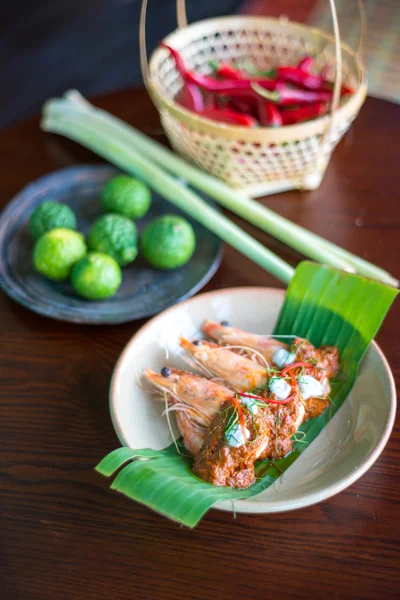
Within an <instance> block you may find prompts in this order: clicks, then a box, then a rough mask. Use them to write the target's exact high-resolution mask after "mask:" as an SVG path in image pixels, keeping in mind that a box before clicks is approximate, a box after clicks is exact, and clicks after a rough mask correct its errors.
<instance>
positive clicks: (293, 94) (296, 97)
mask: <svg viewBox="0 0 400 600" xmlns="http://www.w3.org/2000/svg"><path fill="white" fill-rule="evenodd" d="M252 87H253V90H255V91H256V92H257V93H258V94H260V96H263V97H264V98H266V99H267V100H269V101H270V102H274V103H276V104H280V105H281V106H287V105H289V104H309V103H310V102H316V101H317V100H323V101H325V102H328V101H329V100H330V99H331V98H332V92H328V91H321V90H318V91H308V90H299V89H296V88H292V87H289V86H287V85H285V84H284V83H281V82H278V83H276V89H275V90H274V91H272V92H271V91H268V90H266V89H265V88H264V85H263V84H260V83H258V84H253V86H252Z"/></svg>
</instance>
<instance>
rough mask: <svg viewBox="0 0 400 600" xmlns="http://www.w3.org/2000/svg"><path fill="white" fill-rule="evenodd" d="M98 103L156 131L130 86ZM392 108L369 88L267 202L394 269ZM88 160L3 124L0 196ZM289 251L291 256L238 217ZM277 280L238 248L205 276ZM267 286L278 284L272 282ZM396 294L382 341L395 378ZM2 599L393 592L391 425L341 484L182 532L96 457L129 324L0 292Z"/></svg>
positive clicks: (399, 211)
mask: <svg viewBox="0 0 400 600" xmlns="http://www.w3.org/2000/svg"><path fill="white" fill-rule="evenodd" d="M99 104H100V105H101V106H102V107H104V108H106V109H108V110H111V111H113V112H115V113H116V114H118V115H120V116H121V117H123V118H124V119H126V120H127V121H129V122H131V123H133V124H134V125H136V126H138V127H139V128H141V129H142V130H144V131H146V132H147V133H151V134H154V135H160V130H159V123H158V118H157V115H156V113H155V110H154V108H153V107H152V106H151V105H150V101H149V100H148V99H147V97H146V95H145V94H144V92H143V91H141V90H139V91H135V92H123V93H118V94H113V95H111V96H107V97H105V98H102V99H101V100H100V101H99ZM399 138H400V107H399V106H395V105H393V104H389V103H385V102H382V101H377V100H370V99H369V100H368V101H367V103H366V105H365V107H364V108H363V109H362V111H361V114H360V116H359V118H358V119H357V120H356V122H355V124H354V126H353V127H352V129H351V131H350V132H349V133H348V134H347V136H346V138H345V139H344V140H343V141H342V143H341V144H340V147H339V148H338V149H337V150H336V152H335V154H334V157H333V159H332V161H331V164H330V166H329V169H328V172H327V174H326V177H325V180H324V182H323V184H322V186H321V188H320V189H319V190H317V191H315V192H311V193H306V192H304V193H297V192H290V193H285V194H280V195H277V196H275V197H272V198H269V199H268V200H266V204H267V205H268V206H270V207H272V208H274V209H275V210H277V211H278V212H280V213H281V214H283V215H285V216H287V217H289V218H291V219H293V220H294V221H296V222H298V223H301V224H303V225H306V226H307V227H309V228H310V229H312V230H313V231H316V232H317V233H319V234H322V235H323V236H326V237H327V238H329V239H331V240H333V241H334V242H336V243H338V244H341V245H343V246H344V247H346V248H348V249H349V250H351V251H353V252H356V253H358V254H360V255H361V256H364V257H366V258H368V259H370V260H371V261H374V262H376V263H378V264H380V265H381V266H382V267H384V268H386V269H388V270H389V271H391V272H392V273H393V274H394V275H397V277H399V276H400V267H399V250H400V244H399V238H400V183H399V181H400V180H399V164H398V156H396V151H398V143H399V142H398V140H399ZM92 160H97V159H95V158H94V157H93V156H92V155H90V154H89V153H87V152H86V151H84V150H82V149H81V148H79V147H78V146H75V145H73V144H72V143H69V142H67V141H65V140H63V139H60V138H56V137H53V136H50V135H45V134H43V133H41V132H40V130H39V128H38V122H37V121H36V120H35V121H33V120H32V121H28V122H26V123H22V124H20V125H19V126H17V127H14V128H13V129H10V130H8V131H6V132H3V133H2V134H1V135H0V165H1V177H0V198H1V203H2V204H5V203H6V202H7V201H8V200H9V199H10V198H11V197H12V196H13V195H14V194H15V193H16V192H17V191H18V190H19V189H20V188H21V187H22V186H24V185H25V184H27V183H28V182H29V181H31V180H32V179H35V178H36V177H39V176H40V175H43V174H45V173H48V172H49V171H52V170H54V169H59V168H61V167H65V166H68V165H72V164H77V163H81V162H83V161H86V162H88V161H92ZM238 222H240V224H241V225H242V226H244V227H245V228H246V229H247V230H248V231H249V232H251V233H252V234H253V235H255V236H256V237H257V238H258V239H260V240H261V241H262V242H264V243H265V244H267V245H268V246H269V247H270V248H272V250H275V251H277V252H278V253H280V254H281V256H283V257H284V258H285V259H286V260H289V261H290V262H291V263H292V264H296V263H297V262H298V260H299V259H300V256H299V255H297V254H296V253H295V252H292V251H290V250H288V249H287V248H284V247H283V246H282V245H281V244H280V243H278V242H276V241H274V240H272V239H270V238H269V237H268V236H267V235H263V234H261V233H260V232H258V231H257V230H256V229H255V228H253V227H250V226H247V225H245V224H244V223H243V222H241V221H239V219H238ZM254 284H263V285H266V286H269V285H277V282H276V281H275V280H274V279H273V277H271V276H270V275H268V274H267V273H265V272H263V271H262V270H261V269H260V268H258V267H256V266H255V265H253V264H251V263H250V262H249V261H248V260H247V259H246V258H244V257H242V256H240V255H239V254H238V253H237V252H236V251H234V250H232V249H230V248H226V253H225V258H224V261H223V264H222V266H221V268H220V269H219V271H218V273H217V274H216V275H215V276H214V277H213V279H212V280H211V282H210V283H209V284H208V286H207V288H208V289H214V288H223V287H228V286H240V285H254ZM278 285H279V283H278ZM397 308H398V304H397V305H396V306H395V307H394V308H393V309H392V311H391V313H390V314H389V316H388V318H387V320H386V322H385V324H384V326H383V327H382V330H381V332H380V333H379V336H378V342H379V343H380V344H381V347H382V349H383V351H384V352H385V354H386V356H387V358H388V359H389V362H390V363H391V366H392V368H393V370H394V372H395V375H397V377H399V375H400V351H399V339H400V320H399V315H398V312H397V310H396V309H397ZM0 315H1V328H0V331H1V333H0V336H1V343H0V360H1V363H0V364H1V386H0V394H1V399H2V404H1V417H0V423H1V425H0V426H1V442H2V446H1V448H2V459H1V468H2V475H3V478H2V492H1V496H0V497H1V502H2V511H1V516H2V519H1V529H2V536H3V539H4V545H3V547H2V548H0V551H1V552H3V553H4V558H3V560H2V562H1V567H2V569H1V576H0V577H1V585H0V596H1V597H2V598H4V600H14V599H15V600H17V599H22V600H47V599H49V600H50V599H51V600H74V599H79V600H92V599H96V600H103V599H104V600H120V599H129V600H131V599H134V600H145V599H146V600H176V599H178V598H182V599H185V600H200V599H201V600H203V599H204V600H209V599H215V600H232V598H235V597H237V598H241V599H242V600H253V599H254V600H255V599H257V600H264V599H268V598H318V599H319V598H340V599H344V598H363V599H367V598H368V599H369V598H385V599H387V598H396V597H399V594H400V568H399V567H400V561H399V556H400V541H399V539H400V504H399V502H400V477H399V466H400V430H399V428H398V426H397V427H396V428H395V431H394V432H393V435H392V437H391V439H390V441H389V443H388V445H387V447H386V449H385V450H384V452H383V454H382V456H381V457H380V458H379V459H378V461H377V462H376V463H375V465H374V466H373V467H372V468H371V469H370V470H369V472H368V473H367V474H366V475H364V477H362V479H361V480H359V481H357V482H356V483H355V484H354V485H353V486H352V487H351V488H349V489H347V490H346V491H344V492H342V493H341V494H340V495H339V496H336V497H334V498H331V499H329V500H327V501H325V502H323V503H321V504H318V505H316V506H310V507H308V508H305V509H303V510H298V511H295V512H290V513H286V514H276V515H271V516H256V515H254V516H253V515H238V516H237V518H236V519H234V518H233V516H232V514H229V513H224V512H218V511H216V510H211V511H210V512H209V513H208V515H207V516H206V517H205V518H204V519H203V521H202V522H201V523H200V525H199V526H198V527H197V528H196V529H195V530H193V531H190V530H188V529H185V528H183V527H180V526H179V525H177V524H175V523H173V522H170V521H168V520H167V519H165V518H163V517H161V516H159V515H157V514H155V513H154V512H151V511H150V510H148V509H147V508H145V507H143V506H141V505H139V504H135V503H134V502H131V501H129V500H127V499H126V498H125V497H123V496H122V495H119V494H116V493H113V492H111V491H110V490H109V489H108V485H109V482H108V481H107V480H106V479H105V478H102V477H101V476H100V475H98V474H96V473H95V471H94V470H93V467H94V465H95V464H96V463H97V462H98V460H99V459H100V458H102V457H103V456H104V455H105V454H106V453H108V452H109V451H110V450H112V449H114V448H116V447H117V446H118V440H117V438H116V435H115V433H114V430H113V428H112V424H111V420H110V416H109V412H108V387H109V382H110V376H111V373H112V369H113V366H114V363H115V361H116V359H117V357H118V355H119V354H120V352H121V350H122V348H123V346H124V345H125V344H126V343H127V341H128V340H129V338H130V337H131V336H132V335H133V334H134V333H135V331H136V329H137V328H138V327H139V326H140V325H141V324H142V323H138V322H136V323H128V324H126V325H120V326H112V327H89V326H77V325H70V324H67V323H58V322H56V321H51V320H49V319H46V318H42V317H40V316H38V315H36V314H33V313H31V312H29V311H28V310H26V309H25V308H22V307H20V306H18V305H17V304H15V303H14V302H13V301H11V300H9V299H8V298H7V297H5V296H4V295H0Z"/></svg>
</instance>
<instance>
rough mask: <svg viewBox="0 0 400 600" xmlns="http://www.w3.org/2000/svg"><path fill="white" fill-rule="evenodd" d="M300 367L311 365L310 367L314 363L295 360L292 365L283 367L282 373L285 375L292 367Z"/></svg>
mask: <svg viewBox="0 0 400 600" xmlns="http://www.w3.org/2000/svg"><path fill="white" fill-rule="evenodd" d="M300 367H309V368H310V367H312V365H310V363H307V362H303V361H298V362H294V363H292V364H291V365H288V366H287V367H285V368H284V369H282V371H281V375H282V377H283V376H284V375H286V373H289V372H290V371H291V370H292V369H298V368H300Z"/></svg>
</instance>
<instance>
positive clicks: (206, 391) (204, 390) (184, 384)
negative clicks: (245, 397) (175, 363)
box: [144, 368, 233, 427]
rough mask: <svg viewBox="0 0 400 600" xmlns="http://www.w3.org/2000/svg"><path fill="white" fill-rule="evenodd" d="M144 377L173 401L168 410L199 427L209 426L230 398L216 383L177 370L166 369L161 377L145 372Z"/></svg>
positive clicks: (226, 391)
mask: <svg viewBox="0 0 400 600" xmlns="http://www.w3.org/2000/svg"><path fill="white" fill-rule="evenodd" d="M144 375H145V377H146V379H147V380H148V381H150V383H152V384H153V385H154V386H155V387H156V388H158V389H159V390H160V391H162V392H167V393H168V394H169V395H170V396H171V397H172V398H173V399H174V401H175V403H174V405H173V406H172V410H175V411H176V412H178V411H179V412H180V411H181V410H182V412H186V413H187V414H190V415H191V417H192V418H193V419H194V420H195V421H197V423H198V424H199V425H202V426H203V427H208V426H209V425H210V423H211V421H212V419H213V418H214V415H215V413H216V412H217V411H218V409H219V407H220V406H221V404H222V403H223V402H225V400H226V399H227V398H232V396H233V394H232V392H231V391H230V390H228V389H227V388H226V387H224V386H223V385H221V384H220V383H217V382H215V381H210V380H208V379H205V378H204V377H201V376H200V375H194V374H193V373H188V372H187V371H181V370H179V369H169V368H168V369H166V374H165V375H160V374H159V373H155V372H154V371H152V370H151V369H147V370H146V371H145V372H144Z"/></svg>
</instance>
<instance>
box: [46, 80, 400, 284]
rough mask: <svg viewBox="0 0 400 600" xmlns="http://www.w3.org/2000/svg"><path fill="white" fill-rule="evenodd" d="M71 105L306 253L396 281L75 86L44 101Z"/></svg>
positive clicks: (60, 107) (62, 107) (59, 110)
mask: <svg viewBox="0 0 400 600" xmlns="http://www.w3.org/2000/svg"><path fill="white" fill-rule="evenodd" d="M73 109H75V110H76V111H78V112H84V113H85V114H86V116H87V117H94V118H96V120H97V122H98V124H99V126H100V123H101V124H102V126H104V127H107V129H108V131H109V132H110V133H112V135H114V136H118V137H119V138H120V139H122V140H124V141H125V142H126V143H128V144H130V145H134V146H135V147H136V148H137V149H138V150H140V151H141V152H144V153H145V154H147V155H148V156H149V158H151V159H152V160H155V161H156V162H158V164H160V166H162V167H164V168H165V169H167V170H169V171H170V172H172V173H175V174H177V175H179V176H181V177H183V178H184V179H186V180H187V181H188V182H189V183H191V184H192V185H193V186H195V187H197V188H198V189H200V190H201V191H203V192H205V193H207V194H208V195H210V196H212V197H213V198H214V199H215V200H217V201H218V202H219V203H220V204H221V205H223V206H224V207H226V208H228V209H229V210H231V211H232V212H235V213H236V214H238V215H239V216H241V217H242V218H244V219H245V220H247V221H249V222H251V223H252V224H254V225H256V226H257V227H259V228H260V229H262V230H263V231H266V232H267V233H269V234H270V235H273V236H274V237H276V238H277V239H279V240H281V241H282V242H284V243H286V244H287V245H288V246H291V247H292V248H294V249H296V250H298V251H299V252H301V253H303V254H304V255H305V256H308V257H310V258H312V259H314V260H316V261H318V262H325V263H326V264H329V265H331V266H334V267H336V268H339V269H343V270H347V271H353V272H354V271H356V272H358V273H359V274H361V275H365V276H367V277H371V278H372V279H377V280H378V281H383V282H384V283H387V284H389V285H392V286H397V285H398V281H397V280H396V279H395V278H394V277H392V276H391V275H390V273H388V272H387V271H385V270H383V269H381V268H380V267H377V266H376V265H373V264H372V263H370V262H368V261H366V260H364V259H362V258H360V257H358V256H356V255H354V254H352V253H351V252H348V251H347V250H344V249H343V248H340V247H339V246H336V245H335V244H333V243H332V242H329V241H328V240H325V239H324V238H322V237H320V236H318V235H317V234H314V233H312V232H310V231H308V230H307V229H305V228H303V227H301V226H299V225H296V224H295V223H293V222H291V221H290V220H288V219H285V218H284V217H281V216H280V215H278V214H277V213H275V212H274V211H272V210H270V209H268V208H267V207H265V206H263V205H262V204H260V203H259V202H256V201H254V200H252V199H250V198H248V197H246V196H244V195H243V194H241V193H240V192H238V191H236V190H233V189H232V188H230V187H229V186H227V185H226V184H225V183H224V182H222V181H221V180H219V179H216V178H215V177H214V176H212V175H209V174H207V173H205V172H203V171H201V170H200V169H199V168H198V167H195V166H193V165H191V164H189V163H187V162H186V161H185V160H183V159H181V158H179V157H178V156H177V155H175V154H174V153H173V152H172V151H171V150H169V149H167V148H165V147H164V146H162V145H161V144H159V143H158V142H156V141H154V140H152V139H150V138H148V137H147V136H146V135H145V134H143V133H141V132H139V131H138V130H136V129H134V128H133V127H131V126H129V125H128V124H127V123H125V122H124V121H121V120H120V119H118V118H117V117H114V116H113V115H111V114H109V113H107V112H105V111H102V110H101V109H97V108H95V107H94V106H93V105H91V104H90V103H89V102H88V101H87V100H85V99H84V98H83V97H82V96H81V94H79V92H77V91H75V90H72V91H70V92H67V94H66V95H65V97H64V98H63V99H61V100H53V101H51V102H50V103H48V105H47V110H49V111H50V112H53V113H54V114H60V115H62V114H64V112H65V111H67V112H70V111H73Z"/></svg>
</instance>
